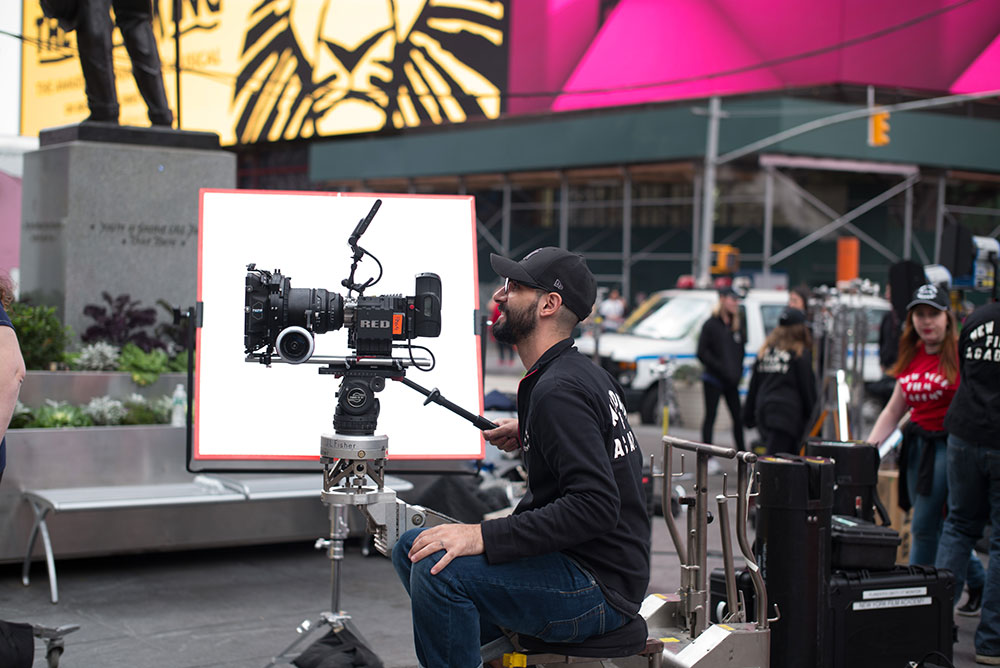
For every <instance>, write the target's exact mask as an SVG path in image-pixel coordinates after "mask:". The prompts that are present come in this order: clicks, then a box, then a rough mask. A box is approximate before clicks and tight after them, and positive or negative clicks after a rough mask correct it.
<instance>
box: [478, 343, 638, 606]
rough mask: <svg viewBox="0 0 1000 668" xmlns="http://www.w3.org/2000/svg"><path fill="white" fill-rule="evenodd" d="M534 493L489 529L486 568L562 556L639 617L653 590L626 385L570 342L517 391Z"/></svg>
mask: <svg viewBox="0 0 1000 668" xmlns="http://www.w3.org/2000/svg"><path fill="white" fill-rule="evenodd" d="M517 414H518V419H519V422H520V424H519V429H520V434H519V435H520V439H521V447H522V448H523V451H524V461H525V466H526V468H527V471H528V490H527V493H526V494H525V495H524V498H523V499H522V500H521V502H520V503H519V504H518V506H517V508H516V509H515V510H514V514H513V515H510V516H509V517H504V518H501V519H496V520H488V521H486V522H483V524H482V530H483V543H484V548H485V554H486V558H487V560H488V561H489V562H490V563H502V562H505V561H511V560H513V559H517V558H520V557H527V556H533V555H536V554H545V553H549V552H562V553H564V554H566V555H567V556H569V557H570V558H572V559H573V560H574V561H576V562H577V563H579V564H580V565H581V566H582V567H583V568H585V569H587V571H589V572H590V573H591V574H592V575H593V576H594V578H595V579H596V580H597V582H598V583H599V584H600V586H601V590H602V591H603V592H604V595H605V597H606V598H607V599H608V602H610V603H611V604H612V605H614V606H615V607H616V608H618V609H619V610H621V611H622V612H624V613H626V614H629V615H635V614H637V613H638V611H639V606H640V604H641V603H642V599H643V598H644V597H645V594H646V587H647V586H648V585H649V549H650V525H649V516H648V515H647V513H646V507H645V495H644V493H643V489H642V453H641V451H640V450H639V444H638V443H637V442H636V439H635V436H634V435H633V433H632V429H631V427H629V424H628V418H627V416H626V411H625V402H624V398H623V393H622V390H621V387H620V386H619V385H618V384H617V383H616V382H615V381H614V379H612V378H611V376H610V375H609V374H608V373H607V372H606V371H604V370H603V369H601V368H600V367H598V366H597V365H595V364H594V363H593V362H591V361H590V360H589V359H587V358H586V357H584V356H583V355H581V354H580V353H579V352H577V350H576V348H574V347H573V340H572V339H565V340H563V341H560V342H559V343H557V344H556V345H554V346H552V347H551V348H549V350H547V351H546V352H545V354H543V355H542V357H541V358H540V359H539V360H538V362H537V363H535V365H534V366H532V367H531V369H529V370H528V373H527V374H526V375H525V377H524V378H523V379H522V380H521V384H520V386H519V387H518V391H517Z"/></svg>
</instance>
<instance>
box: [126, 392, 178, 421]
mask: <svg viewBox="0 0 1000 668" xmlns="http://www.w3.org/2000/svg"><path fill="white" fill-rule="evenodd" d="M125 410H126V411H128V412H127V413H126V414H125V417H124V419H122V424H131V425H136V424H163V423H165V422H166V421H167V420H165V419H163V417H162V416H161V415H160V414H159V413H158V412H157V410H156V408H155V407H154V406H153V405H152V404H151V403H150V402H149V400H148V399H146V397H144V396H142V395H140V394H132V395H131V396H130V397H128V398H127V399H126V400H125Z"/></svg>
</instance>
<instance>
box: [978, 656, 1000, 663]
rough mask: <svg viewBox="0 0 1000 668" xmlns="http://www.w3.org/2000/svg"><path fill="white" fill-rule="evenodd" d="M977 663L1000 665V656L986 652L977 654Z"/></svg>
mask: <svg viewBox="0 0 1000 668" xmlns="http://www.w3.org/2000/svg"><path fill="white" fill-rule="evenodd" d="M976 663H981V664H983V665H986V666H1000V656H987V655H986V654H977V655H976Z"/></svg>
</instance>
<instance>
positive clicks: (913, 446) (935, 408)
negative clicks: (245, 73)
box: [866, 284, 985, 587]
mask: <svg viewBox="0 0 1000 668" xmlns="http://www.w3.org/2000/svg"><path fill="white" fill-rule="evenodd" d="M948 307H949V300H948V295H947V294H946V293H945V292H944V291H943V290H940V289H939V288H938V287H937V286H935V285H930V284H928V285H922V286H920V287H919V288H918V289H917V291H916V292H915V293H913V299H912V300H910V303H909V304H908V305H907V313H906V323H905V324H904V326H903V334H902V336H900V338H899V358H898V359H897V360H896V363H895V365H893V367H892V368H891V369H890V370H889V372H888V373H889V375H890V376H894V377H895V378H896V386H895V388H894V389H893V391H892V397H891V398H890V399H889V403H888V404H886V406H885V408H884V409H883V410H882V413H881V414H880V415H879V416H878V420H876V421H875V426H874V427H872V432H871V434H869V435H868V438H867V439H866V440H867V441H868V442H869V443H875V444H877V445H881V444H882V442H883V441H884V440H885V439H886V438H887V437H888V436H889V435H890V434H891V433H892V432H893V431H894V430H895V428H896V424H897V423H899V420H900V419H901V418H902V417H903V414H904V413H905V412H906V410H907V409H910V411H911V412H910V422H909V424H908V425H907V426H906V432H905V435H904V438H903V445H902V447H901V448H900V454H899V484H900V489H901V490H906V492H907V494H905V495H904V494H900V506H903V502H904V501H906V500H907V499H906V496H907V495H908V497H909V499H908V500H909V503H910V506H912V508H913V516H912V518H911V520H910V533H911V541H910V563H911V564H923V565H927V566H933V565H934V558H935V555H936V553H937V544H938V538H939V537H940V535H941V526H942V524H943V523H944V509H945V504H946V503H947V501H948V477H947V475H948V459H947V436H948V435H947V433H946V432H945V431H944V416H945V413H947V412H948V406H949V405H951V400H952V397H954V396H955V390H957V389H958V384H959V377H958V326H957V323H956V322H955V316H953V315H952V313H951V311H949V310H948ZM984 577H985V576H984V573H983V567H982V564H981V563H980V562H979V560H978V559H973V560H970V562H969V573H968V580H969V582H970V583H971V584H970V587H972V586H973V585H975V584H976V583H979V584H980V586H982V583H983V581H984Z"/></svg>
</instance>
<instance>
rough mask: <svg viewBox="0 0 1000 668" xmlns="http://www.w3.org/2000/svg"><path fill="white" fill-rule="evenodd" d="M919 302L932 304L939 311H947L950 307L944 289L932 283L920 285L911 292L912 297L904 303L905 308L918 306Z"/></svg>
mask: <svg viewBox="0 0 1000 668" xmlns="http://www.w3.org/2000/svg"><path fill="white" fill-rule="evenodd" d="M920 304H926V305H927V306H933V307H934V308H936V309H937V310H939V311H947V310H948V309H949V308H950V307H951V304H950V303H949V300H948V295H947V294H946V293H945V291H944V290H942V289H941V288H939V287H938V286H936V285H934V284H933V283H928V284H927V285H921V286H920V287H919V288H917V290H916V292H914V293H913V299H911V300H910V303H909V304H907V305H906V310H907V311H909V310H910V309H911V308H913V307H914V306H918V305H920Z"/></svg>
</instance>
